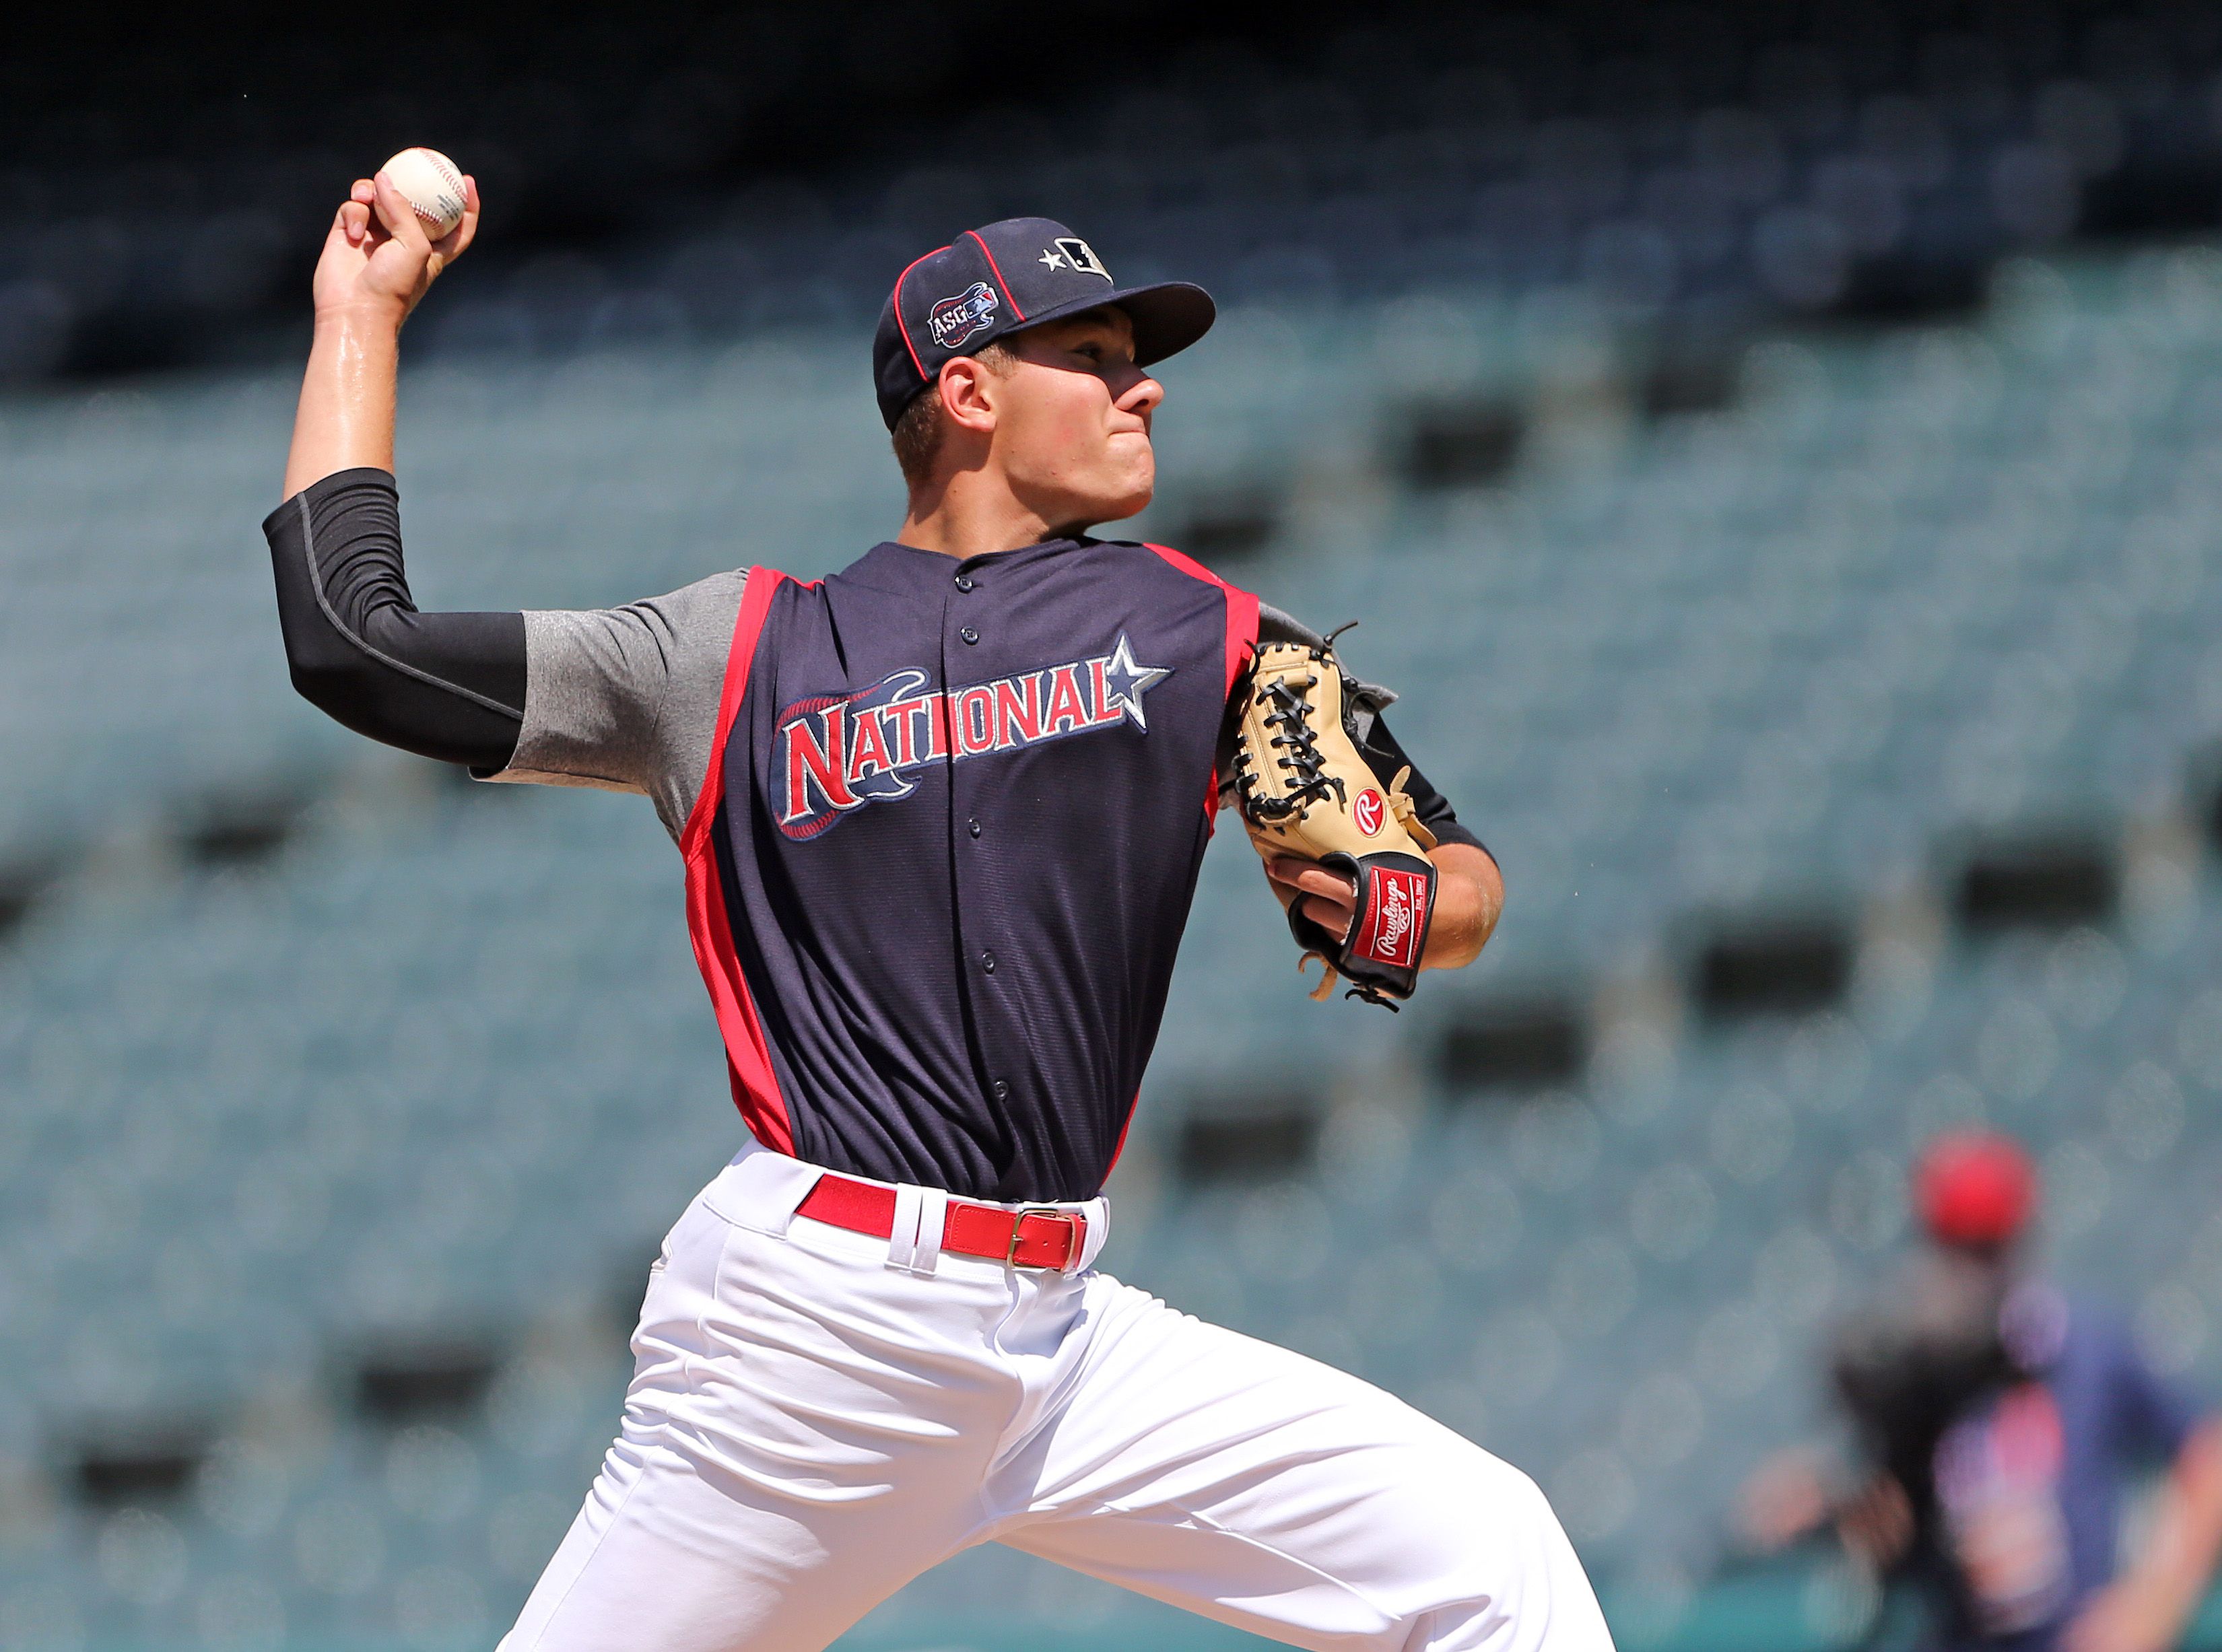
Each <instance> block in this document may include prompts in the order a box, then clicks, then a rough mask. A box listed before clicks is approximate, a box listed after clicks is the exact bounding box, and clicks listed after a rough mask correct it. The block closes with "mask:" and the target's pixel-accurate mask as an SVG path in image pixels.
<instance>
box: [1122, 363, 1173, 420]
mask: <svg viewBox="0 0 2222 1652" xmlns="http://www.w3.org/2000/svg"><path fill="white" fill-rule="evenodd" d="M1133 374H1134V381H1133V383H1132V384H1130V385H1127V387H1126V388H1125V389H1123V390H1121V391H1120V392H1119V394H1118V397H1117V399H1116V402H1115V405H1116V406H1117V407H1118V409H1119V410H1120V412H1121V413H1139V414H1140V415H1141V416H1143V417H1144V418H1147V417H1149V416H1150V415H1151V414H1152V413H1154V412H1156V411H1157V410H1158V404H1159V403H1160V402H1162V401H1164V399H1165V387H1164V385H1161V384H1159V383H1158V381H1157V380H1156V379H1152V378H1151V377H1150V375H1149V374H1147V373H1146V372H1143V371H1142V370H1141V369H1140V368H1139V367H1136V368H1134V369H1133Z"/></svg>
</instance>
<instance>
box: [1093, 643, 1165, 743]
mask: <svg viewBox="0 0 2222 1652" xmlns="http://www.w3.org/2000/svg"><path fill="white" fill-rule="evenodd" d="M1171 675H1172V671H1171V667H1170V666H1138V665H1136V664H1135V663H1134V648H1133V644H1132V643H1130V642H1128V641H1127V634H1126V633H1125V632H1124V631H1121V632H1120V633H1119V641H1118V643H1117V645H1116V646H1115V647H1114V648H1112V650H1111V655H1110V658H1109V659H1108V660H1105V661H1104V662H1103V691H1104V695H1105V703H1106V704H1109V705H1115V706H1117V707H1119V708H1120V710H1123V711H1125V712H1126V714H1127V716H1130V717H1132V718H1133V720H1134V726H1135V727H1136V728H1137V729H1141V730H1142V731H1143V732H1144V733H1145V734H1146V733H1148V732H1149V728H1150V720H1149V718H1148V717H1146V716H1144V715H1143V714H1142V696H1143V695H1144V694H1146V693H1147V692H1148V691H1150V689H1151V688H1152V686H1153V685H1155V684H1156V683H1157V681H1158V679H1159V678H1161V677H1170V676H1171Z"/></svg>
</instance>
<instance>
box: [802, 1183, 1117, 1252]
mask: <svg viewBox="0 0 2222 1652" xmlns="http://www.w3.org/2000/svg"><path fill="white" fill-rule="evenodd" d="M794 1213H795V1214H796V1215H797V1216H807V1217H809V1218H810V1219H811V1220H812V1221H813V1222H825V1223H830V1224H832V1226H834V1227H837V1228H846V1229H848V1230H849V1231H850V1232H851V1233H869V1234H870V1235H872V1236H874V1237H876V1238H880V1239H885V1238H888V1237H889V1236H892V1235H893V1234H894V1230H895V1190H894V1188H892V1187H882V1186H877V1185H876V1184H874V1183H872V1182H868V1181H851V1180H850V1179H849V1178H848V1177H846V1176H837V1175H834V1174H833V1173H832V1172H831V1171H828V1172H827V1173H825V1175H822V1176H820V1177H819V1179H818V1184H817V1186H814V1187H813V1188H812V1189H811V1190H810V1192H808V1193H807V1195H806V1196H805V1197H804V1198H803V1201H802V1203H801V1204H800V1205H796V1206H795V1208H794ZM1087 1242H1088V1218H1087V1217H1083V1215H1081V1213H1080V1212H1079V1211H1064V1210H1058V1209H1057V1208H1056V1207H1054V1206H1049V1205H1033V1206H1030V1207H1028V1208H1026V1209H1025V1210H1020V1211H1005V1210H1000V1209H998V1208H997V1207H996V1206H995V1205H973V1204H970V1203H968V1202H967V1201H965V1200H963V1199H961V1198H952V1199H951V1200H950V1201H949V1210H948V1213H947V1214H946V1215H945V1217H943V1218H942V1224H941V1248H942V1249H944V1250H954V1251H957V1252H959V1253H960V1254H962V1255H966V1256H985V1257H986V1258H988V1259H989V1261H997V1262H1003V1263H1007V1264H1008V1265H1009V1266H1010V1267H1049V1268H1055V1269H1056V1270H1057V1271H1058V1273H1063V1272H1064V1270H1065V1269H1066V1268H1068V1267H1071V1266H1072V1264H1073V1263H1075V1262H1076V1261H1079V1260H1080V1255H1081V1252H1082V1250H1083V1248H1085V1246H1086V1244H1087Z"/></svg>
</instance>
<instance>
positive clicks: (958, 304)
mask: <svg viewBox="0 0 2222 1652" xmlns="http://www.w3.org/2000/svg"><path fill="white" fill-rule="evenodd" d="M1002 302H1003V301H1002V300H1001V298H1000V297H997V296H996V294H995V288H993V287H991V286H989V285H988V284H987V283H986V282H985V281H975V282H974V283H973V284H972V285H970V286H969V287H967V288H965V289H964V291H962V292H960V293H957V295H956V296H955V297H949V298H944V299H943V300H942V301H941V302H940V303H937V304H936V305H934V307H933V308H932V309H931V310H927V311H926V330H927V331H928V332H930V333H932V335H933V341H934V343H935V344H936V345H938V346H939V347H941V348H942V349H945V350H953V349H955V348H956V347H957V346H958V345H960V344H962V343H963V342H964V341H966V340H967V339H973V338H977V337H978V336H979V335H981V334H982V333H983V332H985V331H986V330H987V328H988V324H989V322H992V321H993V320H995V311H996V310H998V309H1000V308H1001V305H1002Z"/></svg>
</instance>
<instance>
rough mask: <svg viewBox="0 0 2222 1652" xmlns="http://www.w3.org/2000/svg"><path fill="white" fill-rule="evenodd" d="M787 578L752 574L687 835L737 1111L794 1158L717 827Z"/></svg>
mask: <svg viewBox="0 0 2222 1652" xmlns="http://www.w3.org/2000/svg"><path fill="white" fill-rule="evenodd" d="M786 579H787V576H786V575H785V574H783V573H776V572H775V571H774V570H772V569H770V568H750V570H749V577H748V583H747V584H746V585H744V586H743V587H742V589H741V611H740V613H739V614H738V616H736V617H735V619H734V621H733V648H732V652H731V654H728V655H727V656H726V658H725V688H724V691H722V692H721V693H720V694H719V697H718V723H717V729H716V731H715V737H714V738H713V739H712V741H711V742H710V769H709V773H707V774H706V775H705V776H704V777H703V779H702V790H701V792H700V794H699V795H698V796H697V797H696V798H695V799H694V810H692V812H690V813H689V814H688V815H687V829H686V830H685V831H683V832H681V834H680V837H679V849H680V854H681V856H682V857H683V858H684V859H685V860H686V863H687V935H688V936H689V938H691V939H692V940H693V942H694V961H695V962H696V963H697V964H698V965H700V967H701V970H702V981H703V984H704V985H705V986H707V987H708V988H709V989H710V1004H711V1007H712V1009H713V1010H715V1011H717V1016H718V1031H719V1035H720V1036H722V1037H723V1038H724V1039H725V1067H726V1069H727V1071H728V1072H729V1073H731V1077H732V1084H733V1104H734V1105H735V1106H737V1107H738V1108H739V1109H740V1110H741V1117H742V1119H743V1120H744V1121H745V1122H746V1123H747V1124H748V1127H749V1133H750V1135H752V1136H755V1137H756V1140H757V1141H759V1142H762V1143H763V1145H764V1146H766V1147H768V1148H771V1149H772V1150H773V1151H774V1152H775V1153H787V1154H792V1153H793V1152H794V1120H793V1119H792V1117H790V1116H789V1115H788V1111H787V1098H785V1097H783V1096H781V1094H780V1092H779V1074H778V1073H776V1072H775V1070H774V1069H773V1067H772V1064H771V1049H770V1047H769V1045H767V1044H766V1043H765V1042H764V1036H763V1023H762V1022H761V1021H760V1020H758V1019H757V1017H756V1000H755V999H754V998H750V995H749V984H748V980H747V978H746V977H745V976H744V975H743V974H742V973H741V961H740V958H739V955H738V954H737V953H736V952H735V951H734V950H733V924H732V915H731V913H730V912H728V911H727V910H725V901H724V898H723V895H724V892H723V890H722V888H721V887H720V883H719V877H718V851H717V845H716V844H715V843H714V842H712V839H711V833H710V827H711V823H712V822H714V821H715V820H716V819H717V817H718V807H719V804H720V803H722V802H723V801H724V799H725V744H726V742H727V741H728V740H729V739H731V735H732V731H733V723H734V720H735V719H736V718H737V717H738V716H739V715H740V710H741V699H742V697H743V696H744V695H745V694H746V693H747V691H748V686H749V667H750V664H751V663H752V662H753V661H754V660H755V659H756V642H757V641H758V639H759V638H760V637H762V636H763V626H764V616H766V615H767V614H769V612H770V611H771V599H772V598H773V596H774V594H775V593H776V592H777V591H778V590H779V588H780V586H781V585H782V584H784V583H785V581H786Z"/></svg>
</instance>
